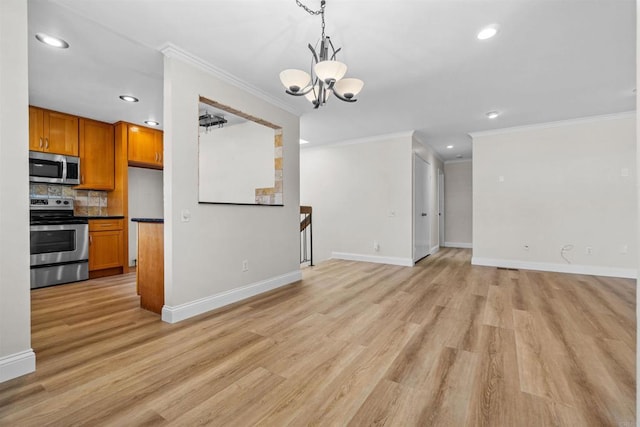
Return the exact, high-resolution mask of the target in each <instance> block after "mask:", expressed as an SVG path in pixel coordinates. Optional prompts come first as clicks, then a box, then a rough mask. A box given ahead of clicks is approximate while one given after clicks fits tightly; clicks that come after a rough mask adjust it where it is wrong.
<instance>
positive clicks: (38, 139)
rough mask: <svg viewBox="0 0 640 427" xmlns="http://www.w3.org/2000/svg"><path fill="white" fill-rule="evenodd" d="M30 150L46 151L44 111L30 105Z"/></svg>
mask: <svg viewBox="0 0 640 427" xmlns="http://www.w3.org/2000/svg"><path fill="white" fill-rule="evenodd" d="M29 150H32V151H44V111H42V110H41V109H40V108H36V107H29Z"/></svg>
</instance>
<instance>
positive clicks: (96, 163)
mask: <svg viewBox="0 0 640 427" xmlns="http://www.w3.org/2000/svg"><path fill="white" fill-rule="evenodd" d="M76 188H89V189H92V190H113V189H114V188H115V145H114V139H113V126H112V125H110V124H108V123H102V122H97V121H95V120H89V119H80V185H79V186H77V187H76Z"/></svg>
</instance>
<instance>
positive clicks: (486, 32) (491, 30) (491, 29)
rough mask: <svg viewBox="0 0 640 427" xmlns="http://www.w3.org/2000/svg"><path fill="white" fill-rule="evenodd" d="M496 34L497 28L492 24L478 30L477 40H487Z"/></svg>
mask: <svg viewBox="0 0 640 427" xmlns="http://www.w3.org/2000/svg"><path fill="white" fill-rule="evenodd" d="M496 34H498V26H497V25H495V24H494V25H489V26H488V27H484V28H483V29H482V30H480V32H479V33H478V35H477V37H478V40H487V39H490V38H491V37H493V36H495V35H496Z"/></svg>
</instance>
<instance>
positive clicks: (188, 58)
mask: <svg viewBox="0 0 640 427" xmlns="http://www.w3.org/2000/svg"><path fill="white" fill-rule="evenodd" d="M160 52H162V54H163V55H164V56H166V57H168V58H176V59H179V60H181V61H183V62H186V63H188V64H190V65H193V66H195V67H197V68H199V69H201V70H203V71H205V72H207V73H209V74H211V75H213V76H215V77H217V78H219V79H220V80H222V81H224V82H225V83H228V84H230V85H232V86H235V87H237V88H240V89H242V90H244V91H245V92H248V93H250V94H252V95H254V96H256V97H258V98H260V99H262V100H263V101H266V102H268V103H270V104H272V105H275V106H277V107H279V108H282V109H283V110H285V111H287V112H289V113H291V114H293V115H295V116H296V117H300V112H298V111H296V110H295V109H294V108H293V107H291V105H289V104H287V103H285V102H283V101H282V100H280V99H277V98H274V97H273V96H271V95H270V94H268V93H266V92H264V91H263V90H261V89H258V88H257V87H255V86H253V85H251V84H249V83H247V82H246V81H244V80H242V79H239V78H238V77H236V76H234V75H233V74H230V73H228V72H227V71H225V70H223V69H221V68H218V67H216V66H214V65H212V64H210V63H208V62H207V61H205V60H204V59H202V58H200V57H197V56H195V55H193V54H191V53H189V52H187V51H186V50H184V49H182V48H180V47H179V46H176V45H175V44H173V43H167V44H165V45H164V46H163V47H162V48H160Z"/></svg>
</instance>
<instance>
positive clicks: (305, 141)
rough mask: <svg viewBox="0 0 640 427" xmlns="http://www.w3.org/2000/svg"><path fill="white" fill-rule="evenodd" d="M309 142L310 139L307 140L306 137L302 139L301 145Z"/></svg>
mask: <svg viewBox="0 0 640 427" xmlns="http://www.w3.org/2000/svg"><path fill="white" fill-rule="evenodd" d="M308 143H309V141H307V140H306V139H301V140H300V145H302V144H308Z"/></svg>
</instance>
